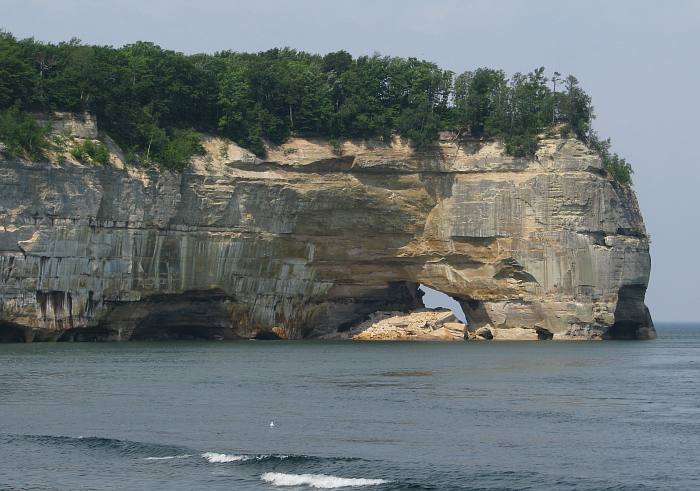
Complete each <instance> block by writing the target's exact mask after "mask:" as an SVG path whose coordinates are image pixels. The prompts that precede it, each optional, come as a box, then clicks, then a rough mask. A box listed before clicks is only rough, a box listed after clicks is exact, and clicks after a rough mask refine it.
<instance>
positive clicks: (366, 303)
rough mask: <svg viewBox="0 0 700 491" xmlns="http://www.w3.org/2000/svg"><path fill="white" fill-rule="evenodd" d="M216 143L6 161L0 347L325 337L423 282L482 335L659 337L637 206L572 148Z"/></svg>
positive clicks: (0, 228) (565, 143) (83, 134)
mask: <svg viewBox="0 0 700 491" xmlns="http://www.w3.org/2000/svg"><path fill="white" fill-rule="evenodd" d="M75 127H76V125H75V124H73V125H66V124H63V126H62V128H63V130H64V131H65V129H66V128H69V129H71V130H72V131H77V130H75ZM77 127H78V129H79V130H80V131H79V134H78V135H75V136H79V137H80V138H95V137H96V134H93V133H94V132H93V133H91V131H92V130H90V128H88V129H87V130H86V129H85V127H80V125H77ZM205 146H206V148H207V150H208V153H207V155H206V156H205V157H201V158H196V159H195V160H194V162H193V164H192V166H191V167H190V168H189V169H188V170H186V171H185V172H183V173H182V174H178V173H171V172H162V171H156V170H143V169H136V168H133V167H128V166H123V165H122V163H121V161H120V159H119V153H118V151H115V152H116V153H114V154H113V155H112V164H111V165H107V166H86V165H81V164H79V163H76V162H73V161H71V160H70V159H69V160H68V161H66V162H64V163H62V164H57V163H54V162H51V161H48V160H50V159H47V161H45V162H26V161H21V160H16V159H9V158H4V159H3V160H2V162H1V163H0V340H5V341H22V340H44V339H47V340H57V339H60V340H68V339H75V340H82V339H85V340H89V339H99V340H103V339H104V340H107V339H109V340H126V339H156V338H158V339H160V338H198V337H204V338H231V337H256V336H257V337H288V338H300V337H312V336H327V335H329V334H332V333H334V332H338V331H343V330H346V329H348V328H349V327H350V326H352V325H354V324H357V323H359V322H362V321H363V320H365V319H367V318H368V316H369V315H370V314H372V313H373V312H376V311H380V310H381V311H407V310H411V309H414V308H416V307H419V306H421V302H420V298H419V296H418V295H417V293H416V287H417V285H418V284H420V283H423V284H426V285H428V286H430V287H432V288H435V289H437V290H440V291H443V292H445V293H447V294H449V295H452V296H453V297H455V298H456V299H457V300H458V301H459V302H460V303H461V305H462V307H463V308H464V311H465V313H466V315H467V318H468V321H469V329H470V330H472V331H476V330H477V329H480V328H483V327H489V328H493V329H494V330H496V329H498V330H499V331H498V332H502V331H501V330H502V329H508V328H518V329H530V330H536V331H537V332H540V333H541V332H547V333H551V334H552V335H553V336H554V338H555V339H557V338H574V339H575V338H583V339H588V338H651V337H654V334H655V332H654V328H653V325H652V322H651V318H650V316H649V313H648V310H647V309H646V307H645V305H644V294H645V291H646V286H647V282H648V278H649V270H650V259H649V241H648V237H647V234H646V230H645V228H644V223H643V221H642V217H641V215H640V212H639V208H638V205H637V201H636V198H635V195H634V193H633V191H632V190H630V189H628V188H624V187H621V186H619V185H617V184H616V183H614V182H612V181H611V179H610V178H609V177H608V176H607V174H606V172H605V171H604V169H603V167H602V164H601V161H600V159H599V158H598V157H597V155H595V154H594V153H593V152H592V151H590V150H589V149H588V148H587V147H586V146H585V145H584V144H582V143H581V142H579V141H577V140H574V139H560V138H558V137H552V138H549V139H547V138H544V139H543V140H542V141H541V146H540V150H539V151H538V152H537V155H536V158H534V159H516V158H512V157H509V156H506V155H504V152H503V149H502V147H501V146H500V145H499V144H497V143H483V142H478V141H462V142H456V141H452V140H443V141H441V142H440V143H439V145H437V146H436V148H434V149H432V150H430V151H422V152H414V151H412V150H411V149H410V147H409V146H407V145H406V144H404V143H402V142H400V141H398V140H396V141H395V142H394V143H393V144H392V145H384V144H380V143H376V144H373V143H372V142H346V143H345V144H344V146H343V149H342V150H343V151H342V154H340V155H339V154H338V152H337V151H336V152H334V151H333V149H332V147H331V146H330V145H328V143H327V142H324V141H317V140H311V139H292V140H290V141H289V142H288V143H286V144H285V145H283V146H282V147H275V148H270V150H269V153H268V157H267V158H266V159H264V160H261V159H258V158H256V157H254V156H253V155H251V154H249V153H248V152H246V151H244V150H242V149H240V148H239V147H236V146H235V145H234V144H232V143H230V142H227V141H222V140H220V139H214V138H210V139H207V140H206V142H205ZM224 156H225V157H224ZM514 332H515V331H514Z"/></svg>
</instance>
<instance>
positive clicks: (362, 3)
mask: <svg viewBox="0 0 700 491" xmlns="http://www.w3.org/2000/svg"><path fill="white" fill-rule="evenodd" d="M0 28H4V29H6V30H9V31H11V32H12V33H14V34H15V35H16V36H18V37H27V36H34V37H36V38H37V39H41V40H47V41H60V40H68V39H70V38H71V37H74V36H75V37H78V38H80V39H82V40H83V41H85V42H89V43H97V44H112V45H122V44H125V43H130V42H133V41H136V40H147V41H154V42H156V43H158V44H160V45H161V46H163V47H165V48H170V49H175V50H178V51H184V52H201V51H207V52H211V51H217V50H222V49H232V50H238V51H259V50H264V49H267V48H272V47H275V46H290V47H293V48H297V49H301V50H305V51H311V52H319V53H325V52H328V51H334V50H338V49H345V50H347V51H349V52H351V53H353V54H354V55H360V54H372V53H374V52H375V51H377V52H380V53H382V54H387V55H400V56H417V57H421V58H425V59H428V60H431V61H434V62H436V63H438V64H440V65H441V66H443V67H445V68H449V69H451V70H454V71H457V72H460V71H463V70H465V69H473V68H476V67H479V66H490V67H496V68H502V69H504V70H505V71H506V72H508V73H512V72H516V71H529V70H531V69H533V68H535V67H538V66H545V67H547V69H548V70H550V72H551V71H553V70H557V71H559V72H562V73H565V74H566V73H573V74H575V75H576V76H577V77H578V78H579V80H580V81H581V83H582V85H583V87H584V88H585V90H586V91H588V93H589V94H591V96H592V97H593V103H594V105H595V108H596V113H597V115H598V118H597V120H596V122H595V127H596V128H597V130H598V131H599V133H600V134H601V135H602V136H605V137H608V136H609V137H611V138H612V139H613V146H614V150H615V151H617V152H618V153H620V154H622V155H623V156H624V157H626V158H627V159H628V160H629V161H630V162H631V163H632V165H633V166H634V169H635V174H634V182H635V189H636V190H637V194H638V197H639V201H640V203H641V207H642V212H643V214H644V218H645V220H646V224H647V229H648V231H649V233H650V234H651V238H652V274H651V283H650V285H649V291H648V293H647V303H648V304H649V307H650V308H651V312H652V315H653V317H654V319H655V320H656V321H663V320H698V319H700V315H699V314H698V308H700V289H699V288H698V283H697V282H698V281H700V259H699V255H700V230H698V224H699V223H700V220H699V219H698V212H700V163H699V162H698V160H699V158H698V156H699V155H700V144H699V143H698V142H700V124H698V115H699V114H700V63H699V59H700V56H699V55H700V0H675V1H671V0H665V1H661V0H659V1H643V0H627V1H624V0H617V1H611V0H600V1H595V0H585V1H578V2H574V1H565V0H555V1H550V0H541V1H537V0H520V1H515V0H511V1H508V0H504V1H496V0H490V1H485V0H478V1H466V0H461V1H458V0H442V1H440V0H433V1H427V0H419V1H414V0H400V1H394V0H383V1H382V0H352V1H350V0H344V1H335V0H325V1H322V0H293V1H284V0H278V1H273V0H247V1H233V0H228V1H226V0H197V1H195V0H152V1H146V0H109V1H99V0H92V1H91V0H0Z"/></svg>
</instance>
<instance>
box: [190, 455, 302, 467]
mask: <svg viewBox="0 0 700 491" xmlns="http://www.w3.org/2000/svg"><path fill="white" fill-rule="evenodd" d="M202 457H203V458H205V459H206V460H208V461H209V462H211V463H213V464H223V463H226V462H247V461H249V460H256V461H261V460H275V459H277V460H285V459H289V458H292V457H291V456H289V455H273V454H262V455H235V454H225V453H216V452H204V453H203V454H202Z"/></svg>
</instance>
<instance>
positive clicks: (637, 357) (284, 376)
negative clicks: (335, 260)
mask: <svg viewBox="0 0 700 491" xmlns="http://www.w3.org/2000/svg"><path fill="white" fill-rule="evenodd" d="M658 333H659V339H658V340H656V341H650V342H624V341H609V342H574V343H566V342H539V343H537V342H534V343H523V342H520V343H505V342H504V343H494V342H492V343H488V342H482V343H478V342H471V343H470V342H465V343H408V342H406V343H381V342H371V343H361V342H338V343H335V342H304V341H299V342H285V341H240V342H222V343H216V342H202V343H186V342H172V343H113V344H107V343H105V344H29V345H0V489H2V490H5V489H13V490H14V489H18V490H19V489H22V490H54V489H56V490H88V489H99V490H103V489H163V490H166V489H167V490H191V489H213V490H219V489H221V490H249V489H277V490H285V489H289V490H295V489H299V490H306V489H316V488H339V489H343V488H340V487H341V486H356V487H354V488H352V487H346V488H344V489H363V490H364V489H366V490H368V491H374V490H376V491H380V490H381V491H383V490H403V489H438V490H451V489H455V490H469V489H488V490H496V489H498V490H511V489H512V490H516V489H517V490H521V489H532V490H539V489H562V490H598V489H606V490H645V489H679V490H680V489H683V490H687V489H699V488H700V392H699V389H700V325H693V326H691V325H660V326H658ZM271 421H274V427H270V422H271Z"/></svg>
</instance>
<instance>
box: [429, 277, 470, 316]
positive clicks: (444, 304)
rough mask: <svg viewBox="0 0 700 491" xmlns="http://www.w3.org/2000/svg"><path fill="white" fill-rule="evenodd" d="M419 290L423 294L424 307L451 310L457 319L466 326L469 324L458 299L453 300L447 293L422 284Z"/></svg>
mask: <svg viewBox="0 0 700 491" xmlns="http://www.w3.org/2000/svg"><path fill="white" fill-rule="evenodd" d="M418 290H419V292H421V293H422V298H421V300H422V302H423V306H424V307H426V308H429V309H435V308H444V309H448V310H451V311H452V313H453V314H454V315H455V317H457V319H459V320H460V321H462V322H463V323H464V324H468V322H467V316H466V315H464V310H463V309H462V306H461V305H460V303H459V302H458V301H457V300H456V299H454V298H452V297H451V296H449V295H448V294H446V293H443V292H441V291H439V290H436V289H434V288H430V287H429V286H426V285H424V284H422V283H421V285H420V286H419V287H418ZM419 295H420V293H419Z"/></svg>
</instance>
